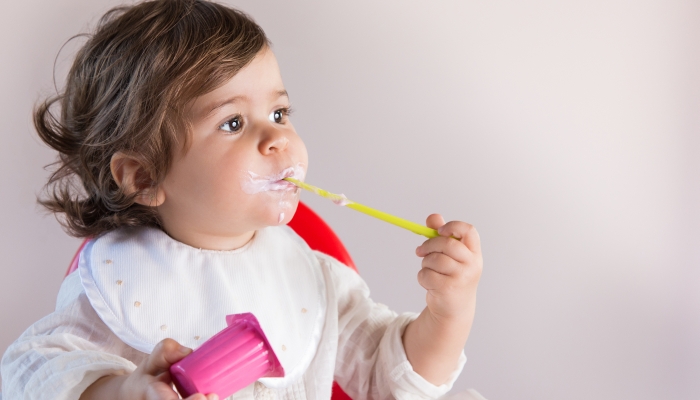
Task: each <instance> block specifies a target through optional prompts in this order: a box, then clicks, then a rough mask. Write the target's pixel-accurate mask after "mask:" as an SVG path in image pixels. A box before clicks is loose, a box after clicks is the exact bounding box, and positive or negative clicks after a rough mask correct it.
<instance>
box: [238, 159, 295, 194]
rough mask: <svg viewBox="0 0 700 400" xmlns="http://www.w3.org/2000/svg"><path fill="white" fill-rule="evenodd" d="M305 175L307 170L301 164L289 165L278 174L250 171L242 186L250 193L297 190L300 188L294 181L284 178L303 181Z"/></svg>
mask: <svg viewBox="0 0 700 400" xmlns="http://www.w3.org/2000/svg"><path fill="white" fill-rule="evenodd" d="M305 175H306V171H305V170H304V167H303V166H302V165H301V164H297V165H294V166H291V167H287V168H285V169H283V170H282V171H280V172H278V173H276V174H272V175H267V176H262V175H258V174H256V173H255V172H252V171H248V179H247V180H246V181H244V182H243V183H242V187H243V191H244V192H246V193H248V194H255V193H259V192H285V191H287V192H296V191H298V189H299V188H298V187H297V186H296V185H294V184H293V183H291V182H287V181H285V180H284V178H294V179H298V180H300V181H303V180H304V176H305Z"/></svg>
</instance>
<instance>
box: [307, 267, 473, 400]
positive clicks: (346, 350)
mask: <svg viewBox="0 0 700 400" xmlns="http://www.w3.org/2000/svg"><path fill="white" fill-rule="evenodd" d="M319 258H320V259H321V262H322V263H323V264H326V265H328V266H329V267H330V271H331V276H332V279H333V286H334V287H335V293H336V296H337V299H336V301H337V310H338V316H337V318H338V350H337V356H336V364H335V372H334V378H335V380H336V382H338V383H339V384H340V386H341V387H342V388H343V390H345V392H346V393H347V394H348V395H350V397H351V398H356V399H357V398H363V399H436V398H439V397H441V396H443V395H444V394H446V393H447V392H448V391H449V390H450V389H451V388H452V384H453V383H454V381H455V380H456V379H457V376H458V375H459V373H460V372H461V370H462V367H463V365H464V362H465V361H466V358H465V357H464V355H463V354H461V352H460V354H459V356H458V357H459V358H458V360H457V362H456V364H454V365H453V366H452V368H451V376H450V379H448V380H447V382H443V383H442V384H441V385H434V384H432V383H430V382H428V381H426V380H425V379H424V378H423V377H421V376H420V375H419V374H418V373H416V372H415V371H414V370H413V368H412V366H411V363H410V362H409V361H408V359H407V357H406V352H405V351H404V346H403V344H402V340H401V338H402V334H403V333H404V329H405V328H406V326H407V325H408V324H409V323H410V322H411V321H413V320H414V319H415V318H416V317H417V314H415V313H404V314H401V315H397V313H395V312H393V311H391V310H389V309H388V307H386V306H384V305H382V304H377V303H374V302H373V301H372V300H371V299H370V298H369V289H368V288H367V285H366V284H365V282H364V281H363V280H362V278H360V276H359V275H357V274H356V273H355V272H354V271H352V270H351V269H349V268H348V267H346V266H344V265H342V264H340V263H339V262H338V261H336V260H334V259H332V258H330V257H328V256H324V257H319Z"/></svg>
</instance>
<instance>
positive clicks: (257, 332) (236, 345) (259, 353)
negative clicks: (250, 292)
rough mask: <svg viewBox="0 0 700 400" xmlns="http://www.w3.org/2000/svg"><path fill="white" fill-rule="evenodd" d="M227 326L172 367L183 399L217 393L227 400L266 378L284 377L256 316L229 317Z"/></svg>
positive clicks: (175, 381)
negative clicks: (195, 395) (201, 394)
mask: <svg viewBox="0 0 700 400" xmlns="http://www.w3.org/2000/svg"><path fill="white" fill-rule="evenodd" d="M226 324H227V325H228V327H226V328H224V329H223V330H222V331H221V332H219V333H217V334H216V335H214V336H212V337H211V338H210V339H209V340H207V341H206V342H204V343H203V344H202V345H201V346H200V347H199V348H198V349H197V350H195V351H193V352H192V353H191V354H190V355H188V356H187V357H185V358H183V359H182V360H180V361H178V362H176V363H175V364H173V365H172V366H170V375H171V377H172V380H173V383H174V384H175V387H176V388H177V391H178V392H180V394H181V395H182V397H188V396H190V395H192V394H194V393H204V394H209V393H216V394H217V395H219V398H220V399H225V398H227V397H228V396H230V395H232V394H233V393H236V392H237V391H239V390H241V389H243V388H244V387H246V386H248V385H250V384H251V383H253V382H255V381H257V380H258V379H260V378H262V377H283V376H284V369H283V368H282V365H281V364H280V363H279V360H277V356H276V355H275V352H274V351H273V350H272V347H270V343H269V342H268V341H267V338H266V337H265V334H264V333H263V331H262V329H261V328H260V324H259V323H258V320H257V318H255V316H254V315H253V314H251V313H243V314H235V315H228V316H226Z"/></svg>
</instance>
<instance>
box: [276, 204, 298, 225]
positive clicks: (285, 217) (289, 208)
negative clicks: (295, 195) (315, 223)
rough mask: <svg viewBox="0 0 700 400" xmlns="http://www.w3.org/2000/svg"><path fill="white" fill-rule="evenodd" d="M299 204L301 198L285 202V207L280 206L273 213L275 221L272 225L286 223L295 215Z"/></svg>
mask: <svg viewBox="0 0 700 400" xmlns="http://www.w3.org/2000/svg"><path fill="white" fill-rule="evenodd" d="M298 205H299V199H295V200H293V201H290V202H289V203H288V204H285V206H284V207H280V208H278V209H277V210H275V212H274V213H273V215H272V217H273V218H272V220H273V221H274V223H273V224H271V225H286V224H287V223H289V221H291V220H292V217H294V213H296V211H297V206H298Z"/></svg>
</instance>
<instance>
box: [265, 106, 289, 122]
mask: <svg viewBox="0 0 700 400" xmlns="http://www.w3.org/2000/svg"><path fill="white" fill-rule="evenodd" d="M291 113H292V109H291V108H288V107H285V108H280V109H279V110H275V111H273V112H272V114H270V116H269V118H270V121H272V122H274V123H276V124H284V120H285V117H287V116H289V114H291Z"/></svg>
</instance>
